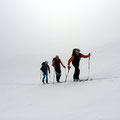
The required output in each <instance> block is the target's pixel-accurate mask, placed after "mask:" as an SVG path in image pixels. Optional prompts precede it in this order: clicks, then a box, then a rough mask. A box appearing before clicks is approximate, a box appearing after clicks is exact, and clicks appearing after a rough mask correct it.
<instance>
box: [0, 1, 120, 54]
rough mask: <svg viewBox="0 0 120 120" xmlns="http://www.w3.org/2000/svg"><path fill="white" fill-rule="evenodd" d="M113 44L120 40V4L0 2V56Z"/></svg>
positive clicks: (115, 2) (108, 2)
mask: <svg viewBox="0 0 120 120" xmlns="http://www.w3.org/2000/svg"><path fill="white" fill-rule="evenodd" d="M113 40H120V0H0V54H1V56H13V55H14V56H15V55H21V54H41V53H42V52H45V53H48V54H54V53H55V54H57V52H60V50H62V51H71V50H72V49H73V48H75V47H78V48H80V49H85V48H87V47H89V48H90V47H92V46H95V45H99V44H101V43H102V44H103V42H110V41H113ZM58 54H59V53H58Z"/></svg>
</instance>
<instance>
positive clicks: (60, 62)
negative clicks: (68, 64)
mask: <svg viewBox="0 0 120 120" xmlns="http://www.w3.org/2000/svg"><path fill="white" fill-rule="evenodd" d="M60 64H61V65H62V66H63V67H64V68H65V66H64V65H63V63H62V61H61V60H60Z"/></svg>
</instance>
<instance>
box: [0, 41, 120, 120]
mask: <svg viewBox="0 0 120 120" xmlns="http://www.w3.org/2000/svg"><path fill="white" fill-rule="evenodd" d="M119 43H120V42H113V43H112V44H106V45H103V46H100V47H97V48H93V49H91V53H92V56H91V74H90V75H91V77H92V78H93V80H91V81H86V82H73V81H72V78H71V76H72V74H73V73H72V72H70V73H69V77H68V82H66V83H60V84H54V85H53V84H48V85H42V83H41V82H40V80H39V67H38V64H39V57H35V58H34V59H32V60H30V59H29V57H28V59H29V60H30V61H29V62H28V61H27V58H26V61H24V60H23V59H22V58H21V60H20V59H19V58H18V59H16V60H14V61H13V62H12V60H11V61H4V63H5V64H6V67H3V66H4V64H3V66H2V65H1V69H0V71H1V76H0V77H1V78H0V120H16V119H17V120H120V114H119V111H120V102H119V101H120V57H119V55H118V51H120V48H119V45H120V44H119ZM24 58H25V57H24ZM31 61H32V62H31ZM7 62H8V64H9V62H10V63H11V64H9V65H8V64H7ZM18 63H19V64H18ZM86 63H87V60H81V77H83V78H85V77H87V73H86V74H85V75H83V74H82V72H85V71H86V68H85V69H84V67H83V66H84V65H85V64H86ZM8 66H9V67H8ZM10 66H13V67H10ZM71 69H72V70H73V68H71ZM72 70H71V71H72ZM62 73H63V74H62V75H63V76H62V77H61V81H64V79H65V76H64V70H63V69H62ZM52 75H53V71H52V73H51V77H50V81H51V82H52Z"/></svg>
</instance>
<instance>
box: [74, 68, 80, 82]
mask: <svg viewBox="0 0 120 120" xmlns="http://www.w3.org/2000/svg"><path fill="white" fill-rule="evenodd" d="M79 74H80V70H79V68H78V67H75V72H74V75H73V79H74V80H75V81H77V80H79Z"/></svg>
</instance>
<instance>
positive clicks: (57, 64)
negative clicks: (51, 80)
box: [52, 55, 65, 82]
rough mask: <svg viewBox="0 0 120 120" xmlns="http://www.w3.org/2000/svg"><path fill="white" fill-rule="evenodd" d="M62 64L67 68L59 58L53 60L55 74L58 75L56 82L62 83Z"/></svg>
mask: <svg viewBox="0 0 120 120" xmlns="http://www.w3.org/2000/svg"><path fill="white" fill-rule="evenodd" d="M60 64H61V65H62V66H63V67H64V68H65V66H64V65H63V63H62V61H61V60H60V58H59V56H58V55H57V56H56V57H55V58H53V61H52V66H53V67H54V69H55V73H56V81H57V82H60V77H61V68H60Z"/></svg>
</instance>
